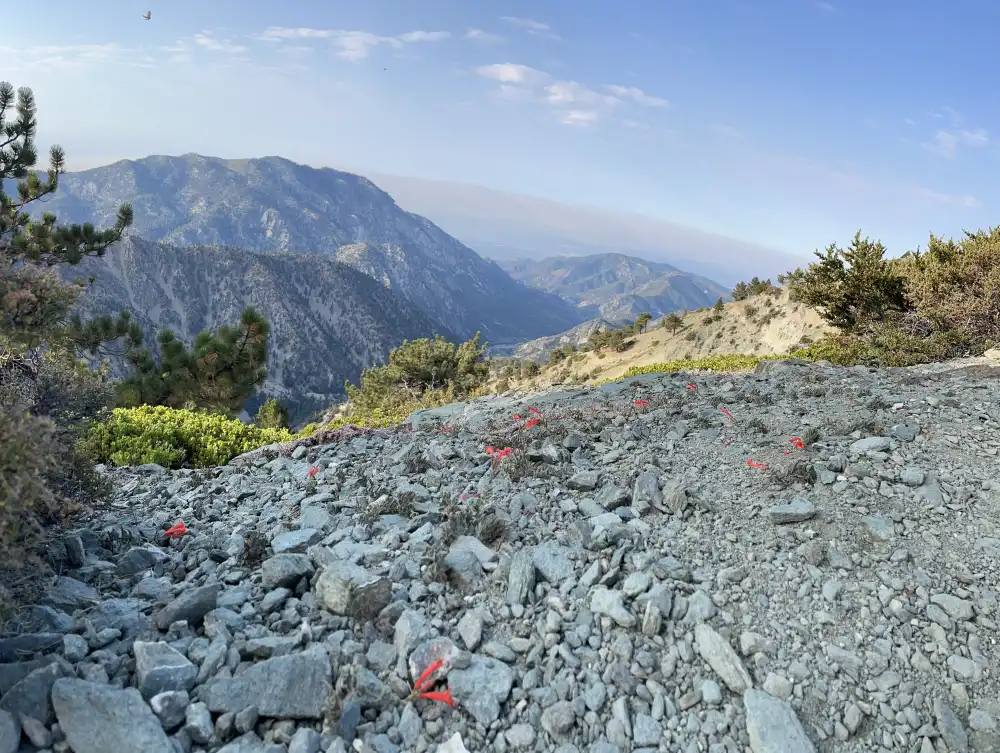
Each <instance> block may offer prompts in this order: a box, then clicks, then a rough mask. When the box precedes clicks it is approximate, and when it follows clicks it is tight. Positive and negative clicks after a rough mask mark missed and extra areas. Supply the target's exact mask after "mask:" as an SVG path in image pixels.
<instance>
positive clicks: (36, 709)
mask: <svg viewBox="0 0 1000 753" xmlns="http://www.w3.org/2000/svg"><path fill="white" fill-rule="evenodd" d="M72 676H73V671H72V669H71V668H70V667H69V666H68V665H67V664H66V663H65V662H53V663H52V664H47V665H44V666H41V667H39V668H38V669H35V670H33V671H32V672H31V673H30V674H28V676H27V677H25V678H24V679H23V680H21V681H20V682H18V683H17V684H16V685H14V687H12V688H11V689H10V690H8V691H7V692H6V693H4V695H3V698H0V709H2V710H4V711H9V712H10V713H12V714H14V715H17V714H23V715H24V716H30V717H31V718H32V719H37V720H38V721H40V722H41V723H42V724H46V725H48V724H51V723H52V720H53V713H52V703H51V701H50V698H49V696H50V694H51V692H52V685H53V684H54V683H55V682H56V681H57V680H58V679H59V678H60V677H72Z"/></svg>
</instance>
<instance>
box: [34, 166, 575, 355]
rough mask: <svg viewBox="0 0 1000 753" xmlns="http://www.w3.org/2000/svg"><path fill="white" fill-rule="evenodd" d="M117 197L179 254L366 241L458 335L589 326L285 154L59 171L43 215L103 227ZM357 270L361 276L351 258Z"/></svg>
mask: <svg viewBox="0 0 1000 753" xmlns="http://www.w3.org/2000/svg"><path fill="white" fill-rule="evenodd" d="M123 201H130V202H131V203H132V205H133V209H134V210H135V217H136V220H135V225H134V230H133V232H134V233H136V234H137V235H139V236H141V237H143V238H146V239H148V240H151V241H156V242H165V243H169V244H171V245H175V246H187V245H223V246H233V247H239V248H243V249H246V250H247V251H256V252H263V253H274V252H294V253H316V254H320V255H325V256H331V257H336V256H337V253H338V250H339V249H341V248H342V247H344V246H351V245H355V244H365V245H367V246H368V249H369V253H368V255H367V259H368V269H375V268H378V269H380V270H381V271H383V272H386V275H385V276H386V277H388V278H389V279H391V280H392V281H393V284H394V285H395V286H396V287H395V292H397V293H398V294H400V295H402V296H404V297H406V298H408V299H409V300H410V301H411V302H412V303H414V304H416V305H417V306H418V307H419V308H421V309H423V310H424V311H425V312H426V313H427V314H428V315H430V316H431V317H432V318H435V319H437V321H439V323H440V325H441V326H442V328H447V329H449V330H451V331H453V332H455V333H456V334H458V335H459V336H461V337H471V336H472V335H473V334H475V332H476V331H481V332H482V334H483V337H484V339H486V340H489V341H491V342H495V343H515V342H520V341H524V340H529V339H533V338H535V337H540V336H544V335H549V334H555V333H557V332H560V331H563V330H566V329H569V328H571V327H573V326H575V325H577V324H579V323H580V322H581V321H582V320H583V318H584V317H582V316H581V314H580V312H578V311H577V310H576V308H575V307H574V306H573V305H572V304H571V303H568V302H566V301H564V300H563V299H561V298H559V297H558V296H555V295H552V294H548V293H545V292H543V291H539V290H535V289H532V288H530V287H528V286H526V285H523V284H521V283H519V282H517V281H515V280H513V279H512V278H511V277H510V276H509V275H507V273H506V272H504V271H503V270H502V269H501V268H500V267H499V266H498V265H496V264H495V263H494V262H493V261H491V260H488V259H483V258H482V257H481V256H479V255H478V254H476V253H475V252H474V251H473V250H472V249H470V248H468V247H467V246H465V245H464V244H462V243H461V242H459V241H458V240H456V239H455V238H453V237H451V236H450V235H448V234H447V233H445V232H444V231H443V230H441V229H440V228H439V227H437V226H436V225H435V224H434V223H432V222H431V221H430V220H428V219H426V218H424V217H421V216H419V215H416V214H412V213H410V212H406V211H405V210H403V209H402V208H400V207H399V205H398V204H396V202H395V200H393V198H392V197H391V196H390V195H389V194H388V193H386V192H385V191H382V190H381V189H380V188H378V186H376V185H375V184H374V183H372V182H371V181H370V180H368V179H367V178H365V177H363V176H360V175H356V174H354V173H346V172H342V171H339V170H334V169H333V168H313V167H309V166H306V165H299V164H297V163H295V162H292V161H291V160H287V159H285V158H282V157H266V158H242V159H233V160H226V159H222V158H217V157H207V156H204V155H199V154H193V153H189V154H186V155H182V156H177V157H175V156H169V155H153V156H151V157H145V158H143V159H140V160H120V161H118V162H116V163H113V164H112V165H107V166H104V167H97V168H92V169H90V170H85V171H81V172H78V173H72V172H70V173H65V174H63V175H62V176H60V186H59V190H58V191H57V193H56V194H55V195H54V196H52V197H50V198H49V199H48V200H47V201H46V205H45V207H44V209H45V210H46V211H53V212H55V213H56V214H57V216H58V217H59V218H60V220H61V221H64V222H93V223H94V224H96V225H98V226H103V225H107V224H109V223H110V222H111V221H112V220H113V217H114V215H115V213H116V212H117V209H118V206H119V204H121V202H123ZM387 249H393V252H392V253H389V252H388V251H387ZM379 254H381V255H382V258H380V259H378V260H377V262H376V261H373V255H374V256H378V255H379ZM352 263H353V264H354V265H355V267H356V268H359V269H361V271H367V270H366V269H365V268H364V265H362V264H361V263H360V261H359V260H358V259H353V260H352Z"/></svg>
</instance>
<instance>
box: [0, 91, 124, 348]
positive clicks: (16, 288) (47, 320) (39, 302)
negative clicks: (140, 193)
mask: <svg viewBox="0 0 1000 753" xmlns="http://www.w3.org/2000/svg"><path fill="white" fill-rule="evenodd" d="M12 109H13V110H14V112H11V110H12ZM36 112H37V108H36V106H35V97H34V94H33V93H32V91H31V89H29V88H27V87H22V88H21V89H18V90H17V92H16V93H15V91H14V87H13V86H12V85H11V84H10V83H9V82H7V81H0V139H2V142H0V338H2V341H0V350H3V351H5V352H6V351H8V350H13V349H17V348H18V346H20V347H21V348H25V347H37V346H39V345H41V344H43V343H45V344H47V345H49V346H58V345H71V346H79V345H81V344H92V345H93V347H97V346H98V345H99V344H100V343H98V342H97V337H98V335H99V333H100V331H101V329H103V330H108V329H109V328H110V329H113V330H115V331H117V332H120V333H121V335H120V336H128V335H135V334H136V332H137V331H138V330H137V328H134V327H129V326H128V323H127V322H123V321H119V322H117V323H112V322H111V321H110V320H109V319H102V320H100V322H98V323H96V325H90V326H86V325H84V324H83V323H81V322H80V321H79V319H75V318H73V317H72V315H71V311H72V308H73V305H74V303H75V302H76V300H77V298H78V296H79V295H80V293H81V292H82V286H81V285H79V284H66V283H63V282H62V281H61V280H60V279H59V277H58V276H57V275H56V274H55V272H54V270H53V269H51V268H52V267H55V266H57V265H65V264H78V263H79V262H80V260H81V259H82V258H83V257H84V256H102V255H103V254H104V252H105V251H106V250H107V249H108V247H109V246H110V245H111V244H113V243H115V242H117V241H118V240H120V239H121V237H122V235H123V233H124V232H125V230H126V228H128V227H129V226H130V225H131V224H132V207H131V205H129V204H122V205H121V207H120V208H119V210H118V217H117V220H116V221H115V224H114V226H113V227H111V228H108V229H106V230H97V229H95V228H94V226H93V225H91V224H90V223H84V224H69V225H67V224H58V223H57V220H56V216H55V215H54V214H53V213H51V212H45V213H44V214H42V216H41V217H40V218H39V219H32V217H31V215H30V210H31V208H32V206H31V205H32V204H34V203H35V202H37V201H39V200H40V199H43V198H44V197H46V196H48V195H50V194H52V193H54V192H55V191H56V189H57V188H58V186H59V176H60V175H61V174H62V173H63V172H65V170H66V155H65V153H64V152H63V150H62V149H61V148H60V147H58V146H53V147H52V148H51V150H50V152H49V168H48V171H47V174H46V177H45V179H44V180H43V179H42V178H41V177H40V176H39V174H38V172H37V171H35V170H34V167H35V164H36V163H37V161H38V153H37V149H36V147H35V134H36V130H37V127H38V121H37V118H36V117H35V116H36ZM10 179H13V180H16V181H18V182H17V196H16V197H12V196H8V195H7V192H6V191H5V190H4V183H5V182H6V181H7V180H10Z"/></svg>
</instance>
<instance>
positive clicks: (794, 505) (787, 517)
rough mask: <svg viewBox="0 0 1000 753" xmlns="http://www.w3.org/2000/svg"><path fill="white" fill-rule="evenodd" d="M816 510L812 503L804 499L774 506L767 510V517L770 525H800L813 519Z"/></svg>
mask: <svg viewBox="0 0 1000 753" xmlns="http://www.w3.org/2000/svg"><path fill="white" fill-rule="evenodd" d="M815 515H816V508H815V507H814V506H813V503H812V502H810V501H809V500H808V499H805V498H804V497H799V498H797V499H793V500H792V501H791V502H789V503H787V504H784V505H775V506H774V507H769V508H768V510H767V517H768V518H769V519H770V521H771V522H772V523H776V524H779V525H780V524H783V523H801V522H802V521H803V520H809V519H810V518H813V517H815Z"/></svg>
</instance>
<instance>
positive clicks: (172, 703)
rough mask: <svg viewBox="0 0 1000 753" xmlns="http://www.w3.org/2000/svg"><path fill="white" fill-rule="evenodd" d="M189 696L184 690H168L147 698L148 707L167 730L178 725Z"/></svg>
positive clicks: (189, 700) (189, 698) (182, 720)
mask: <svg viewBox="0 0 1000 753" xmlns="http://www.w3.org/2000/svg"><path fill="white" fill-rule="evenodd" d="M190 702H191V697H190V696H189V695H188V694H187V691H184V690H168V691H165V692H163V693H159V694H158V695H155V696H153V697H152V698H151V699H149V707H150V708H151V709H153V713H154V714H156V718H157V719H159V720H160V724H161V725H163V729H165V730H166V731H167V732H170V731H171V730H174V729H176V728H177V727H180V726H181V724H182V723H183V722H184V718H185V711H186V709H187V706H188V704H189V703H190Z"/></svg>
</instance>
